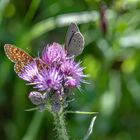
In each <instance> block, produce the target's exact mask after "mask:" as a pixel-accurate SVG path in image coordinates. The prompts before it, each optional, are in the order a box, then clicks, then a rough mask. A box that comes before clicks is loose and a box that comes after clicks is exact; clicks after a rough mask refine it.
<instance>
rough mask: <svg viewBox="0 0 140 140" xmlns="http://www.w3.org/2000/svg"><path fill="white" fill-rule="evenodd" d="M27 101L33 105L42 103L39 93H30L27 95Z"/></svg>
mask: <svg viewBox="0 0 140 140" xmlns="http://www.w3.org/2000/svg"><path fill="white" fill-rule="evenodd" d="M29 99H30V100H31V102H32V103H33V104H34V105H40V104H42V103H43V101H44V100H43V96H42V94H41V93H40V92H36V91H32V92H30V94H29Z"/></svg>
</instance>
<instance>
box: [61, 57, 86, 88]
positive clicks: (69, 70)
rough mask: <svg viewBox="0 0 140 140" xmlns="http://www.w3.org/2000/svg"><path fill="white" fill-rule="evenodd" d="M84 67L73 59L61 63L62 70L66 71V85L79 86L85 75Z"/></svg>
mask: <svg viewBox="0 0 140 140" xmlns="http://www.w3.org/2000/svg"><path fill="white" fill-rule="evenodd" d="M83 69H84V68H82V67H80V63H76V62H74V60H73V59H68V60H66V61H65V62H64V63H63V64H62V65H61V71H62V72H63V73H64V77H65V85H66V86H68V87H71V88H72V87H73V88H74V87H79V86H80V82H82V81H83V80H82V79H83V78H84V77H85V75H84V74H83V72H82V70H83Z"/></svg>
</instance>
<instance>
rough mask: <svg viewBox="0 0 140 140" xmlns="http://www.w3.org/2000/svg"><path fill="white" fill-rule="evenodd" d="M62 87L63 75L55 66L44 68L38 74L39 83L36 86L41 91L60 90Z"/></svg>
mask: <svg viewBox="0 0 140 140" xmlns="http://www.w3.org/2000/svg"><path fill="white" fill-rule="evenodd" d="M61 87H62V75H61V74H60V72H59V71H58V70H57V69H56V68H55V67H52V68H49V69H45V68H44V69H42V71H41V72H40V74H39V76H38V84H37V85H36V86H35V88H38V89H39V90H40V91H48V92H49V91H51V90H59V89H61Z"/></svg>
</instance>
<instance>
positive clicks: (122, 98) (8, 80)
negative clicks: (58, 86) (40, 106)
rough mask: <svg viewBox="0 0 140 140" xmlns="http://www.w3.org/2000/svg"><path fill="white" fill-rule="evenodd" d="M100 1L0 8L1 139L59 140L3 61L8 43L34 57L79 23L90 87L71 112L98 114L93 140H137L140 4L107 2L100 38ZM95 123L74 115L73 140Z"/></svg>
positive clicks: (2, 3) (23, 0) (4, 0)
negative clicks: (72, 23)
mask: <svg viewBox="0 0 140 140" xmlns="http://www.w3.org/2000/svg"><path fill="white" fill-rule="evenodd" d="M101 3H102V2H101V1H99V0H66V1H64V0H59V1H58V0H32V1H31V0H20V1H18V0H11V1H10V0H0V139H2V140H20V139H22V140H46V139H47V140H54V139H55V131H54V126H53V119H52V116H51V115H50V114H49V113H48V112H43V113H40V112H38V111H37V112H36V111H33V112H26V111H25V110H26V109H28V108H32V107H34V106H33V105H32V104H31V103H30V101H29V99H28V93H29V92H30V91H31V87H30V86H26V85H25V82H24V81H22V80H21V79H19V78H18V76H17V75H16V74H15V72H14V70H13V64H12V63H11V62H10V61H9V60H8V59H7V57H6V56H5V54H4V50H3V46H4V44H6V43H10V44H15V45H16V46H18V47H20V48H22V49H24V50H25V51H26V52H29V53H30V54H31V55H32V56H37V55H38V52H41V50H42V49H43V47H44V46H46V44H49V43H52V42H59V43H61V44H63V43H64V40H65V34H66V31H67V28H68V25H69V24H70V23H71V22H76V23H77V24H78V26H79V28H80V31H81V32H82V33H83V35H84V37H85V43H86V45H85V49H84V52H83V54H82V55H81V56H79V57H78V58H77V60H82V61H83V63H82V65H83V66H84V67H86V69H85V74H89V75H90V77H89V78H88V79H87V80H88V81H89V82H90V83H91V84H89V85H82V91H81V92H82V93H80V92H79V91H75V100H74V101H73V102H71V103H70V106H69V108H68V109H69V110H81V111H98V112H99V115H98V117H97V120H96V122H95V126H94V132H93V134H92V136H91V138H90V139H91V140H139V138H140V29H139V28H140V1H139V0H116V1H115V0H106V1H104V4H105V5H106V9H107V10H106V14H105V16H106V20H107V33H106V34H103V31H102V30H101V18H100V7H101ZM91 118H92V116H88V115H78V114H69V115H67V126H68V131H69V135H70V137H71V139H75V140H80V139H82V138H83V136H84V135H85V134H86V131H87V129H88V127H89V124H90V121H91Z"/></svg>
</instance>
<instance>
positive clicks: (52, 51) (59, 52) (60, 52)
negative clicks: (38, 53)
mask: <svg viewBox="0 0 140 140" xmlns="http://www.w3.org/2000/svg"><path fill="white" fill-rule="evenodd" d="M65 58H66V53H65V50H64V49H63V47H62V46H61V45H60V44H58V43H53V44H52V45H50V46H49V45H48V46H47V47H46V48H45V49H44V50H43V53H42V60H44V62H46V63H47V64H48V65H53V64H58V65H59V64H61V63H62V62H63V60H65Z"/></svg>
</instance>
